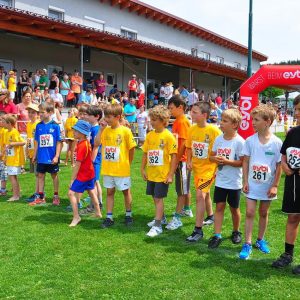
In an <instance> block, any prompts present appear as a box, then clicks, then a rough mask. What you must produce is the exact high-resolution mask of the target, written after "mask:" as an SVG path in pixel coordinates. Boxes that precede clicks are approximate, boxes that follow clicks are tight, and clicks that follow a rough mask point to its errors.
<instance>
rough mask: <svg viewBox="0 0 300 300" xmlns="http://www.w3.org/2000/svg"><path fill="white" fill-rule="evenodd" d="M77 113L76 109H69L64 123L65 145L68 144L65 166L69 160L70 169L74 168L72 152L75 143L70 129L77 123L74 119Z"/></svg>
mask: <svg viewBox="0 0 300 300" xmlns="http://www.w3.org/2000/svg"><path fill="white" fill-rule="evenodd" d="M77 113H78V110H77V108H71V109H70V110H69V113H68V118H67V120H66V123H65V131H66V143H67V144H68V149H67V153H66V161H65V165H66V166H67V165H68V160H69V158H70V159H71V167H74V165H75V164H74V159H75V157H74V150H75V146H76V141H75V140H74V135H73V130H72V127H73V126H74V125H75V124H76V123H77V121H78V119H77V118H76V116H77Z"/></svg>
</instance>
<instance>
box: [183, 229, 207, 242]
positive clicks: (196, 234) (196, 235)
mask: <svg viewBox="0 0 300 300" xmlns="http://www.w3.org/2000/svg"><path fill="white" fill-rule="evenodd" d="M202 238H203V230H202V229H201V230H200V231H195V230H194V231H193V232H192V234H191V235H190V236H189V237H187V238H186V241H187V242H190V243H196V242H198V241H200V240H201V239H202Z"/></svg>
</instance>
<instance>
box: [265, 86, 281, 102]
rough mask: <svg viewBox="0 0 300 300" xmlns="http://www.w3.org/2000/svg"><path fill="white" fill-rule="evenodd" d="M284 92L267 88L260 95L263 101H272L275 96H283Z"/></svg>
mask: <svg viewBox="0 0 300 300" xmlns="http://www.w3.org/2000/svg"><path fill="white" fill-rule="evenodd" d="M283 94H284V90H282V89H279V88H275V87H271V86H270V87H268V88H266V89H265V90H264V91H263V92H261V95H262V97H263V98H264V99H266V98H267V99H274V98H276V97H277V96H280V95H283Z"/></svg>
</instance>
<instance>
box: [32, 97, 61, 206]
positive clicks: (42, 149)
mask: <svg viewBox="0 0 300 300" xmlns="http://www.w3.org/2000/svg"><path fill="white" fill-rule="evenodd" d="M53 113H54V105H53V103H47V102H44V103H42V104H40V105H39V114H40V119H41V122H40V123H39V124H37V125H36V131H35V135H34V153H33V157H32V162H33V163H34V162H37V168H36V169H37V173H38V183H39V197H38V198H37V199H35V200H34V201H33V202H31V203H29V205H31V206H35V205H41V204H45V203H46V200H45V193H44V187H45V174H46V173H50V174H51V177H52V180H53V188H54V196H53V199H52V204H53V205H59V204H60V200H59V196H58V187H59V181H58V172H59V165H58V164H59V155H60V152H61V149H62V138H61V135H60V127H59V125H58V124H57V123H55V122H54V121H52V120H51V115H52V114H53Z"/></svg>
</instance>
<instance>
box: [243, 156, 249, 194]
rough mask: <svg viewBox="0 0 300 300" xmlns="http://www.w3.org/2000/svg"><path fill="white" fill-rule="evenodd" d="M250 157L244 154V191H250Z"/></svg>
mask: <svg viewBox="0 0 300 300" xmlns="http://www.w3.org/2000/svg"><path fill="white" fill-rule="evenodd" d="M249 159H250V156H246V155H245V156H244V159H243V165H242V166H243V191H244V193H246V194H247V193H248V192H249V183H248V175H249Z"/></svg>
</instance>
